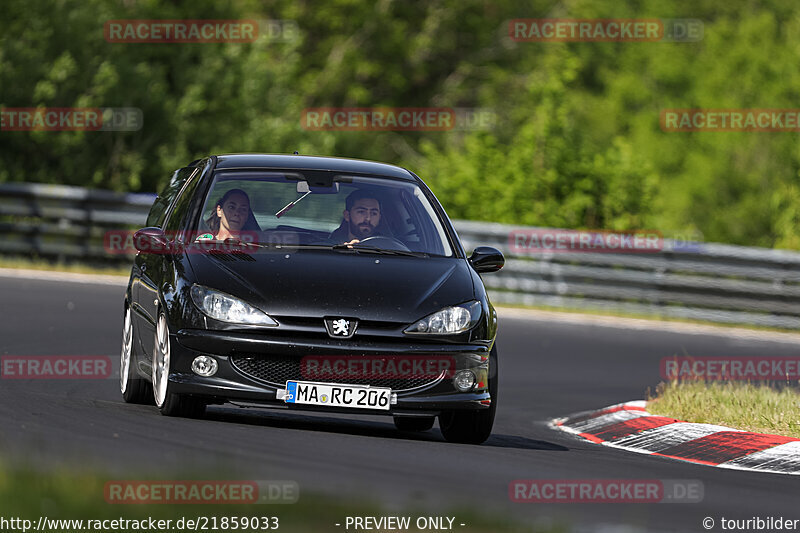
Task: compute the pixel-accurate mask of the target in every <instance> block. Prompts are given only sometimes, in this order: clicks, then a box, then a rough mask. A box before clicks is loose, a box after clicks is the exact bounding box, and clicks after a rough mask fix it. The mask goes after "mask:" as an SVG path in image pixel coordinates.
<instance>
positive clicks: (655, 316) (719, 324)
mask: <svg viewBox="0 0 800 533" xmlns="http://www.w3.org/2000/svg"><path fill="white" fill-rule="evenodd" d="M495 307H497V308H503V307H507V308H509V309H532V310H535V311H552V312H555V313H572V314H579V315H592V316H608V317H618V318H634V319H640V320H654V321H657V322H675V323H680V324H694V325H699V326H715V327H719V328H744V329H750V330H754V331H767V332H774V333H800V331H798V330H796V329H790V328H777V327H769V326H759V325H754V324H744V323H742V324H739V323H727V322H711V321H709V320H697V319H693V318H678V317H669V316H664V315H659V314H655V313H632V312H628V311H613V310H605V309H604V310H595V309H583V308H579V307H553V306H547V305H522V304H507V303H502V304H496V305H495Z"/></svg>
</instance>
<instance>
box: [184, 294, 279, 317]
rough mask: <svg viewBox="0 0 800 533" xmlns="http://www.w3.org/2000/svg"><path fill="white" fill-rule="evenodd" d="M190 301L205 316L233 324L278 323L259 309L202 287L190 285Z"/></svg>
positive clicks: (228, 295)
mask: <svg viewBox="0 0 800 533" xmlns="http://www.w3.org/2000/svg"><path fill="white" fill-rule="evenodd" d="M191 293H192V301H193V302H194V305H196V306H197V308H198V309H200V311H202V312H203V313H204V314H205V315H207V316H209V317H211V318H213V319H214V320H220V321H222V322H231V323H234V324H252V325H258V326H277V325H278V323H277V322H275V321H274V320H272V318H271V317H270V316H269V315H268V314H266V313H265V312H264V311H262V310H261V309H256V308H255V307H253V306H252V305H250V304H248V303H246V302H243V301H242V300H240V299H238V298H234V297H233V296H231V295H230V294H225V293H224V292H220V291H215V290H214V289H209V288H208V287H203V286H202V285H192V290H191Z"/></svg>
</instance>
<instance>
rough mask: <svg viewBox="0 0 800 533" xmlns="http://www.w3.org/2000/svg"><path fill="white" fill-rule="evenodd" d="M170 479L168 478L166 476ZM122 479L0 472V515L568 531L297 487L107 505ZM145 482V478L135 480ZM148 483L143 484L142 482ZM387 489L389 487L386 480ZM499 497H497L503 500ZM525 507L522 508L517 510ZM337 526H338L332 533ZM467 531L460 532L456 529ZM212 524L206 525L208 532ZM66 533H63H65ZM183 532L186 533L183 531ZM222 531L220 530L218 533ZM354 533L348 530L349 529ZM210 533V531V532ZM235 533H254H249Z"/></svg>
mask: <svg viewBox="0 0 800 533" xmlns="http://www.w3.org/2000/svg"><path fill="white" fill-rule="evenodd" d="M166 477H168V476H166ZM122 479H126V478H125V477H124V476H115V477H108V476H105V475H97V474H92V473H87V472H79V471H77V470H70V469H65V468H58V469H54V470H52V471H49V472H47V473H42V472H41V471H37V470H34V469H31V468H20V467H13V468H7V467H2V466H0V501H1V502H2V504H0V509H2V513H0V515H2V516H3V517H5V518H6V519H7V518H11V517H17V518H21V519H25V520H31V521H32V522H33V526H32V527H33V528H35V527H36V524H37V521H38V518H39V517H40V516H45V517H47V518H49V519H67V520H69V519H83V520H88V519H91V520H106V519H109V520H113V519H119V518H122V519H126V520H142V519H147V518H148V517H152V518H154V519H156V520H159V519H163V520H167V519H171V520H173V522H172V527H171V528H168V529H167V531H178V529H177V528H176V527H174V526H175V521H177V520H178V519H180V518H182V517H185V518H187V519H196V518H197V517H219V518H221V517H252V516H267V517H278V519H279V525H280V527H279V529H278V531H287V532H306V531H308V532H320V533H324V532H327V531H330V532H334V531H345V527H344V525H345V518H346V517H347V516H374V517H381V516H409V517H411V524H412V525H411V527H410V529H409V530H413V531H416V528H415V526H414V521H415V520H416V519H417V518H418V517H420V516H450V517H455V521H454V529H455V530H458V531H464V532H485V531H491V532H493V533H517V532H533V531H548V532H559V531H567V530H568V529H567V528H566V527H558V528H556V527H548V528H547V529H545V530H542V529H540V528H539V529H537V528H534V527H533V526H531V525H530V524H525V523H522V522H518V521H514V520H512V519H510V518H509V517H508V516H507V515H502V514H500V513H494V514H493V513H491V512H486V511H485V510H480V511H478V510H476V509H475V508H474V507H467V506H464V507H462V508H450V509H444V508H443V509H435V510H431V508H426V509H424V510H423V509H415V508H405V509H397V508H396V507H393V508H392V509H391V510H387V509H386V508H385V507H383V506H381V505H380V504H378V503H375V502H373V501H371V500H370V499H369V498H368V497H367V498H356V499H345V498H333V497H330V496H321V495H318V494H313V493H309V492H308V490H306V489H304V487H303V486H301V487H300V498H299V500H298V502H297V503H293V504H276V505H254V504H250V505H246V504H241V505H214V504H204V505H175V504H171V505H154V504H136V505H131V504H110V503H107V502H106V501H105V497H104V486H105V483H106V482H107V481H111V480H116V481H120V480H122ZM137 479H143V478H137ZM144 479H147V478H144ZM173 479H230V477H227V476H205V477H201V478H197V476H196V474H195V475H193V476H180V475H177V476H174V477H173ZM387 483H389V484H391V481H390V480H387ZM502 496H503V495H500V497H502ZM520 505H524V504H520ZM336 523H339V524H341V526H340V527H336V525H335V524H336ZM461 523H464V524H465V526H464V527H461V526H460V524H461ZM210 525H211V523H209V528H210ZM66 530H67V529H64V531H66ZM184 530H186V528H184ZM221 530H222V529H220V531H221ZM350 530H351V531H352V526H351V529H350ZM129 531H130V530H129ZM209 531H211V529H209ZM239 531H253V530H251V529H246V530H241V529H240V530H239Z"/></svg>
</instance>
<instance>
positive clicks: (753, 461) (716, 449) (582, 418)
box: [550, 401, 800, 475]
mask: <svg viewBox="0 0 800 533" xmlns="http://www.w3.org/2000/svg"><path fill="white" fill-rule="evenodd" d="M646 403H647V402H645V401H634V402H627V403H621V404H617V405H612V406H611V407H606V408H605V409H601V410H599V411H585V412H582V413H576V414H573V415H570V416H568V417H566V418H557V419H554V420H553V421H551V423H550V425H551V427H553V428H555V429H560V430H562V431H566V432H567V433H572V434H573V435H578V436H580V437H583V438H584V439H586V440H589V441H592V442H595V443H597V444H602V445H604V446H609V447H611V448H620V449H623V450H629V451H632V452H638V453H644V454H648V455H655V456H660V457H669V458H671V459H678V460H681V461H689V462H692V463H698V464H702V465H709V466H717V467H720V468H733V469H737V470H751V471H757V472H774V473H779V474H795V475H797V474H800V439H795V438H792V437H782V436H779V435H766V434H763V433H751V432H749V431H741V430H738V429H732V428H728V427H724V426H715V425H712V424H693V423H689V422H682V421H680V420H675V419H674V418H668V417H665V416H658V415H653V414H650V413H648V412H647V410H646V409H645V406H646Z"/></svg>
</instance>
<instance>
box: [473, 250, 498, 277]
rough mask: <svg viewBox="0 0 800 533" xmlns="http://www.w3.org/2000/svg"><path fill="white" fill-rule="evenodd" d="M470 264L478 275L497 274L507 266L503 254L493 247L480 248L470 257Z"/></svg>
mask: <svg viewBox="0 0 800 533" xmlns="http://www.w3.org/2000/svg"><path fill="white" fill-rule="evenodd" d="M469 263H470V264H471V265H472V268H474V269H475V272H477V273H479V274H480V273H484V272H497V271H498V270H500V269H501V268H503V265H505V264H506V258H505V257H503V252H501V251H500V250H498V249H497V248H492V247H491V246H478V247H477V248H475V250H473V251H472V255H471V256H469Z"/></svg>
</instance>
